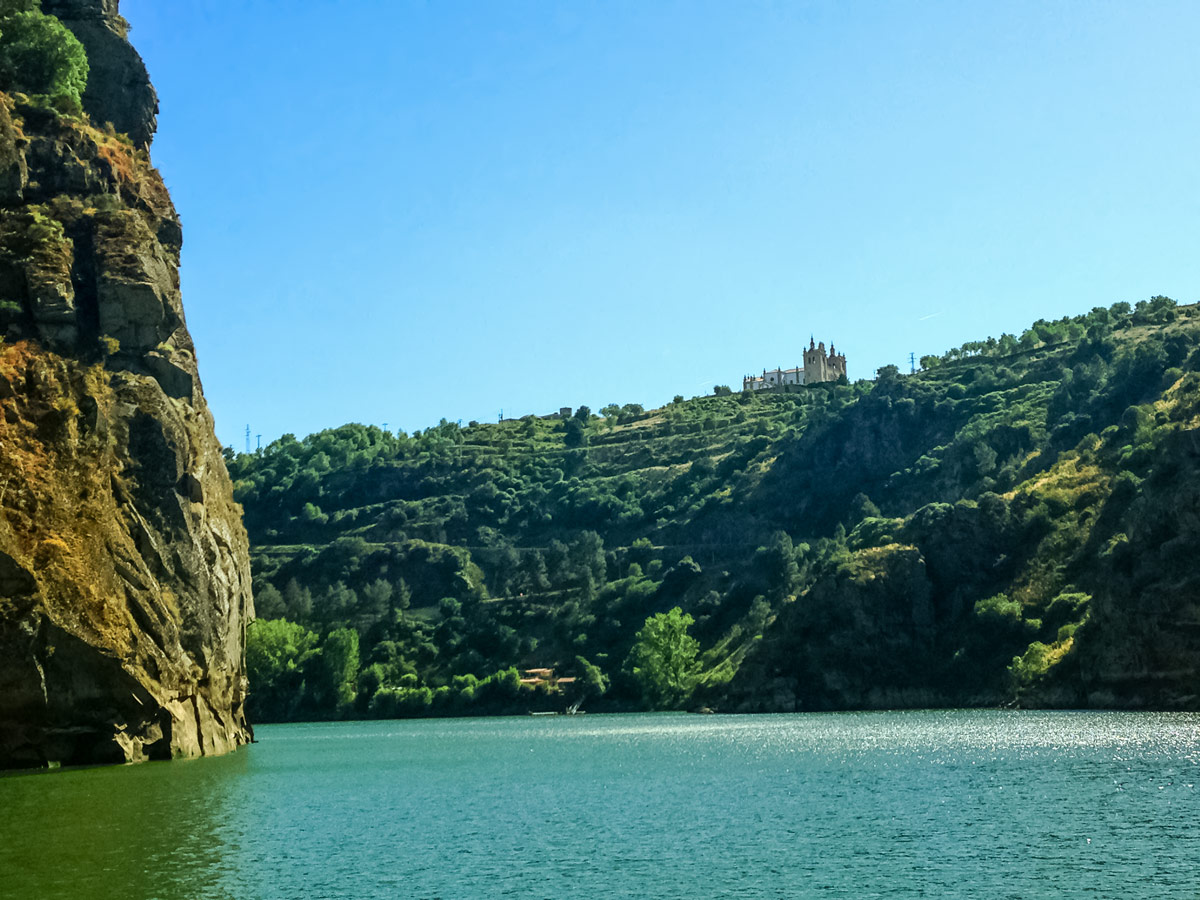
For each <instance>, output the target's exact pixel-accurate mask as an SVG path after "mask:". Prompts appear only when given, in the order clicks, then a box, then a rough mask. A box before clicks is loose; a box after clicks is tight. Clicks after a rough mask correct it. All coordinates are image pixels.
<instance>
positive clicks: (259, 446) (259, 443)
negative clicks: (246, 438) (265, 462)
mask: <svg viewBox="0 0 1200 900" xmlns="http://www.w3.org/2000/svg"><path fill="white" fill-rule="evenodd" d="M256 449H258V450H261V449H262V435H261V434H260V435H259V436H258V447H257V448H256Z"/></svg>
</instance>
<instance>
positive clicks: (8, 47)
mask: <svg viewBox="0 0 1200 900" xmlns="http://www.w3.org/2000/svg"><path fill="white" fill-rule="evenodd" d="M87 78H88V60H87V53H86V52H85V51H84V49H83V45H82V44H80V43H79V41H78V39H76V37H75V35H73V34H71V32H70V31H69V30H68V29H67V27H66V26H65V25H63V23H62V22H60V21H59V20H58V19H57V18H55V17H54V16H50V15H46V14H45V13H43V12H42V11H41V9H39V4H38V2H37V0H0V90H2V91H8V92H13V91H20V92H22V93H25V94H31V95H34V96H35V97H39V98H44V99H45V101H46V103H47V105H51V106H55V107H57V108H58V109H60V110H61V111H63V112H71V113H75V114H79V113H81V112H82V104H81V99H80V98H81V95H82V94H83V90H84V88H85V87H87Z"/></svg>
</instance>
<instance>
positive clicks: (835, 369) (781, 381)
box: [742, 337, 846, 391]
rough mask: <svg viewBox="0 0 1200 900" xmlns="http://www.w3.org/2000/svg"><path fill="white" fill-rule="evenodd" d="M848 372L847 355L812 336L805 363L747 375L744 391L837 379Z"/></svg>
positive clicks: (805, 353)
mask: <svg viewBox="0 0 1200 900" xmlns="http://www.w3.org/2000/svg"><path fill="white" fill-rule="evenodd" d="M845 374H846V357H845V356H843V355H841V354H839V353H838V352H837V350H835V349H834V347H833V344H830V345H829V352H828V353H826V352H825V342H824V341H821V343H819V344H818V343H816V342H815V341H814V340H813V339H812V338H811V337H810V338H809V341H808V349H807V350H805V351H804V365H803V366H796V367H795V368H793V369H770V370H768V369H763V373H762V374H761V375H747V376H746V377H745V378H743V379H742V390H743V391H762V390H769V389H770V388H777V387H781V386H783V385H787V384H816V383H817V382H819V381H837V380H838V379H839V378H841V377H842V376H844V375H845Z"/></svg>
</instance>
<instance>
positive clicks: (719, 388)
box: [713, 384, 733, 397]
mask: <svg viewBox="0 0 1200 900" xmlns="http://www.w3.org/2000/svg"><path fill="white" fill-rule="evenodd" d="M732 393H733V391H732V390H731V389H730V387H729V385H727V384H714V385H713V396H714V397H728V396H730V395H731V394H732Z"/></svg>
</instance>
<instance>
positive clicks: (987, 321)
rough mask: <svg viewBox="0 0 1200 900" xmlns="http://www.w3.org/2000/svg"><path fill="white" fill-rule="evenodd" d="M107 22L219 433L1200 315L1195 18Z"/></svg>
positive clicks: (517, 12) (397, 16)
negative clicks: (170, 229) (149, 163)
mask: <svg viewBox="0 0 1200 900" xmlns="http://www.w3.org/2000/svg"><path fill="white" fill-rule="evenodd" d="M121 8H122V12H123V13H124V14H125V16H126V17H127V18H128V19H129V20H130V22H131V23H132V25H133V31H132V34H131V38H132V40H133V41H134V43H135V45H136V46H137V47H138V49H139V50H140V51H141V53H142V54H143V56H144V57H145V58H146V62H147V65H148V67H149V69H150V73H151V76H152V78H153V79H154V82H155V84H156V86H157V87H158V89H159V94H160V97H161V105H162V112H161V116H160V120H159V135H158V138H157V140H156V142H155V145H154V151H153V154H154V159H155V162H156V163H157V164H158V166H159V168H160V169H161V170H162V172H163V175H164V177H165V179H166V181H167V184H168V186H169V187H170V189H171V192H172V195H173V196H174V198H175V202H176V205H177V206H178V208H179V211H180V214H181V216H182V218H183V223H184V235H185V246H184V256H183V272H182V274H183V286H184V304H185V308H186V311H187V315H188V322H189V326H190V328H191V330H192V334H193V337H194V338H195V341H196V344H197V348H198V352H199V356H200V364H201V376H202V379H203V381H204V385H205V392H206V395H207V397H208V400H209V404H210V405H211V407H212V410H213V413H214V415H215V417H216V423H217V434H218V436H219V437H220V439H221V440H222V442H224V443H227V444H232V445H234V446H235V447H236V448H238V449H242V448H243V447H244V435H243V433H244V430H245V427H246V425H247V424H249V425H250V426H251V429H252V430H253V432H254V434H256V435H257V434H262V436H263V443H264V444H265V443H267V442H268V441H270V440H272V439H274V438H275V437H277V436H279V435H280V434H282V433H285V432H293V433H295V434H297V435H304V434H307V433H309V432H312V431H316V430H319V429H321V428H326V427H332V426H336V425H339V424H342V423H345V422H364V423H370V424H377V425H382V424H383V423H387V424H388V425H389V426H390V427H391V428H392V429H393V430H395V429H396V428H405V429H407V430H412V429H416V428H424V427H426V426H428V425H430V424H435V423H436V422H437V421H438V420H439V419H440V418H442V417H446V418H448V419H451V420H456V419H461V420H462V421H463V422H464V423H465V422H467V421H468V420H471V419H478V420H480V421H494V420H495V418H496V416H497V414H498V413H499V411H500V410H501V409H503V410H504V412H505V415H522V414H525V413H529V412H536V413H545V412H549V411H552V410H555V409H557V408H558V407H560V406H568V405H570V406H578V405H580V404H588V405H589V406H591V407H592V408H593V409H596V408H598V407H600V406H603V405H605V404H607V403H609V402H619V403H628V402H638V403H643V404H645V405H646V406H651V405H658V404H660V403H663V402H666V401H668V400H670V398H671V397H672V396H673V395H675V394H683V395H685V396H689V397H690V396H693V395H695V394H699V393H704V392H705V391H708V390H711V388H712V385H713V384H716V383H728V384H731V385H734V386H735V387H737V386H739V385H740V379H741V377H742V376H743V374H745V373H747V372H751V371H758V370H761V369H762V368H763V367H764V366H768V367H774V366H775V365H784V366H791V365H795V364H797V363H798V362H799V361H800V346H801V344H802V343H807V341H808V338H809V335H810V333H815V334H816V336H817V338H818V339H819V340H824V341H826V342H827V343H828V342H829V341H830V340H832V341H834V342H835V343H836V344H837V345H838V348H839V350H841V351H842V352H844V353H845V354H846V355H847V357H848V364H849V369H850V376H851V378H862V377H870V376H871V374H872V372H873V371H874V369H876V368H877V367H879V366H881V365H884V364H887V363H895V364H904V363H906V361H907V358H908V354H909V352H915V353H916V354H917V355H918V356H920V355H923V354H925V353H931V352H941V351H943V350H945V349H947V348H948V347H951V346H957V345H958V344H960V343H962V342H964V341H967V340H974V339H980V338H984V337H987V336H988V335H999V334H1000V333H1001V332H1004V331H1011V332H1019V331H1020V330H1021V329H1023V328H1024V327H1025V326H1026V325H1028V324H1029V323H1030V322H1032V321H1033V320H1035V319H1038V318H1042V317H1046V318H1056V317H1059V316H1062V315H1068V314H1076V313H1079V312H1084V311H1086V310H1088V309H1090V308H1091V307H1093V306H1096V305H1105V306H1107V305H1110V304H1112V303H1114V302H1117V301H1119V300H1127V301H1136V300H1139V299H1144V298H1147V297H1149V296H1152V295H1154V294H1168V295H1170V296H1172V297H1175V298H1176V299H1177V300H1179V301H1180V302H1195V301H1197V300H1200V253H1197V251H1196V236H1197V235H1198V234H1200V227H1198V226H1200V157H1198V156H1197V153H1196V147H1197V146H1200V109H1198V107H1200V92H1198V91H1197V90H1196V86H1197V85H1198V84H1200V54H1197V53H1196V52H1195V44H1196V38H1197V35H1198V34H1200V4H1195V3H1192V2H1180V3H1156V2H1138V3H1132V2H1130V3H1110V2H1046V0H1041V2H1028V3H1026V2H1009V3H990V2H988V3H983V2H979V3H972V2H947V3H939V2H930V0H922V2H871V3H866V2H860V3H853V2H829V3H825V2H813V3H808V2H765V0H764V2H753V0H747V2H738V3H732V2H720V3H717V2H713V3H706V2H689V3H682V2H667V0H663V2H647V0H640V2H605V3H598V2H597V3H589V2H582V0H581V2H549V0H543V2H507V0H497V2H453V0H447V2H436V3H435V2H426V3H419V2H404V0H342V2H335V0H289V2H284V0H272V2H268V0H220V2H217V0H172V2H171V3H162V2H161V0H125V2H124V3H123V4H122V7H121Z"/></svg>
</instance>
